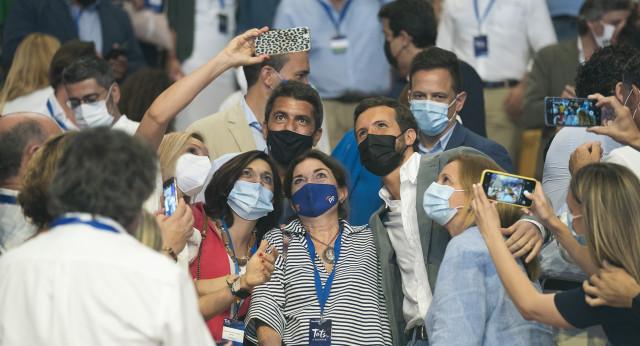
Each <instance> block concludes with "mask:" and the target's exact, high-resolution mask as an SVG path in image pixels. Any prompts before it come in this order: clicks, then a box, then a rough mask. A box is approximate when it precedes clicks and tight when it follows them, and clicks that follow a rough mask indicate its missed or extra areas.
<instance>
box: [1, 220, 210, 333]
mask: <svg viewBox="0 0 640 346" xmlns="http://www.w3.org/2000/svg"><path fill="white" fill-rule="evenodd" d="M67 215H69V216H74V217H78V218H80V219H81V220H83V221H84V220H87V221H88V220H91V218H92V216H91V215H89V214H67ZM96 220H98V221H99V222H100V223H102V224H105V225H107V226H110V227H113V229H114V230H115V232H112V231H107V230H102V229H98V228H94V227H93V226H90V225H87V224H83V223H75V224H66V225H60V226H57V227H53V228H52V229H51V230H49V231H48V232H45V233H43V234H41V235H39V236H37V237H36V238H34V239H32V240H30V241H28V242H26V243H25V244H23V245H22V246H20V247H19V248H16V249H14V250H12V251H10V252H9V253H7V254H6V255H3V256H2V257H0V277H2V280H0V343H2V344H3V345H213V344H214V343H213V341H212V339H211V334H210V333H209V330H208V329H207V328H206V325H205V324H204V321H203V319H202V315H200V312H199V310H198V302H197V298H196V294H195V290H194V287H193V282H191V280H190V278H189V277H188V275H187V273H185V272H184V271H183V270H181V269H180V268H179V267H178V266H177V265H176V264H175V263H173V262H171V261H170V260H169V259H168V258H167V257H165V256H163V255H161V254H160V253H158V252H155V251H153V250H151V249H149V248H147V247H146V246H144V245H142V244H141V243H140V242H139V241H137V240H136V239H135V238H134V237H132V236H131V235H130V234H129V233H127V231H125V230H124V228H122V227H121V226H120V225H119V224H118V223H116V222H115V221H113V220H112V219H108V218H100V217H97V218H96Z"/></svg>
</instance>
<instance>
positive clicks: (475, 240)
mask: <svg viewBox="0 0 640 346" xmlns="http://www.w3.org/2000/svg"><path fill="white" fill-rule="evenodd" d="M449 251H452V252H457V253H462V254H465V253H473V254H478V253H487V254H488V253H489V250H488V248H487V245H486V244H485V242H484V239H483V238H482V234H481V233H480V230H479V229H478V227H476V226H473V227H469V228H467V229H466V230H464V231H463V232H462V233H460V234H459V235H457V236H455V237H453V238H452V239H451V241H450V242H449V245H447V252H449Z"/></svg>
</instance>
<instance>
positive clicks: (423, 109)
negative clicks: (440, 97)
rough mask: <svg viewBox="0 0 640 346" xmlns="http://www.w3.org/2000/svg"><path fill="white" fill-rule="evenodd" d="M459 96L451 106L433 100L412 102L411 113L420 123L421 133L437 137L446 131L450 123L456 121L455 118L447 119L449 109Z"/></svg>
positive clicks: (452, 102)
mask: <svg viewBox="0 0 640 346" xmlns="http://www.w3.org/2000/svg"><path fill="white" fill-rule="evenodd" d="M457 99H458V96H456V98H455V99H453V101H451V103H450V104H449V105H447V104H446V103H440V102H435V101H431V100H413V101H411V107H410V109H411V113H413V116H414V117H415V118H416V121H417V122H418V127H419V128H420V131H422V132H424V133H426V134H427V135H429V136H437V135H439V134H441V133H442V131H444V129H445V128H446V127H447V125H448V124H449V122H450V121H452V120H454V121H455V119H456V117H455V116H453V117H451V119H449V118H447V113H448V112H449V107H451V106H452V105H453V104H454V103H455V102H456V100H457Z"/></svg>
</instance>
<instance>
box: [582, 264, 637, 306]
mask: <svg viewBox="0 0 640 346" xmlns="http://www.w3.org/2000/svg"><path fill="white" fill-rule="evenodd" d="M582 287H583V288H584V292H585V293H586V295H585V297H584V298H585V300H586V302H587V304H589V305H591V306H601V305H607V306H614V307H618V308H630V307H631V306H632V301H633V298H634V297H636V296H637V295H638V294H640V285H639V284H638V283H637V282H636V280H635V279H634V278H633V277H632V276H631V275H629V274H628V273H627V272H626V271H625V270H624V269H622V268H620V267H616V266H614V265H611V264H609V262H607V261H606V260H605V261H602V268H600V270H599V271H598V273H597V274H594V275H592V276H591V278H590V279H589V281H585V282H583V284H582Z"/></svg>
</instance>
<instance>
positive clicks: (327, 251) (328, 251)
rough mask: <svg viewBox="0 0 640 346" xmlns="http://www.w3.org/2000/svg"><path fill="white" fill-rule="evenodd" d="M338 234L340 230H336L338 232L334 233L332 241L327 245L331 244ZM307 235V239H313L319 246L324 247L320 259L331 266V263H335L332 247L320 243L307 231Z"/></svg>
mask: <svg viewBox="0 0 640 346" xmlns="http://www.w3.org/2000/svg"><path fill="white" fill-rule="evenodd" d="M339 233H340V228H338V231H337V232H336V235H334V236H333V239H331V241H330V242H329V244H333V242H334V241H335V240H336V238H338V234H339ZM307 234H308V235H309V237H310V238H311V239H313V240H315V241H317V242H318V243H320V244H322V245H324V246H325V248H324V250H323V251H322V259H323V260H324V261H325V262H327V263H329V264H333V262H335V260H336V253H335V252H334V250H333V246H331V245H329V244H325V243H323V242H321V241H320V240H318V239H317V238H316V237H314V236H312V235H311V233H309V231H307Z"/></svg>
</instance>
